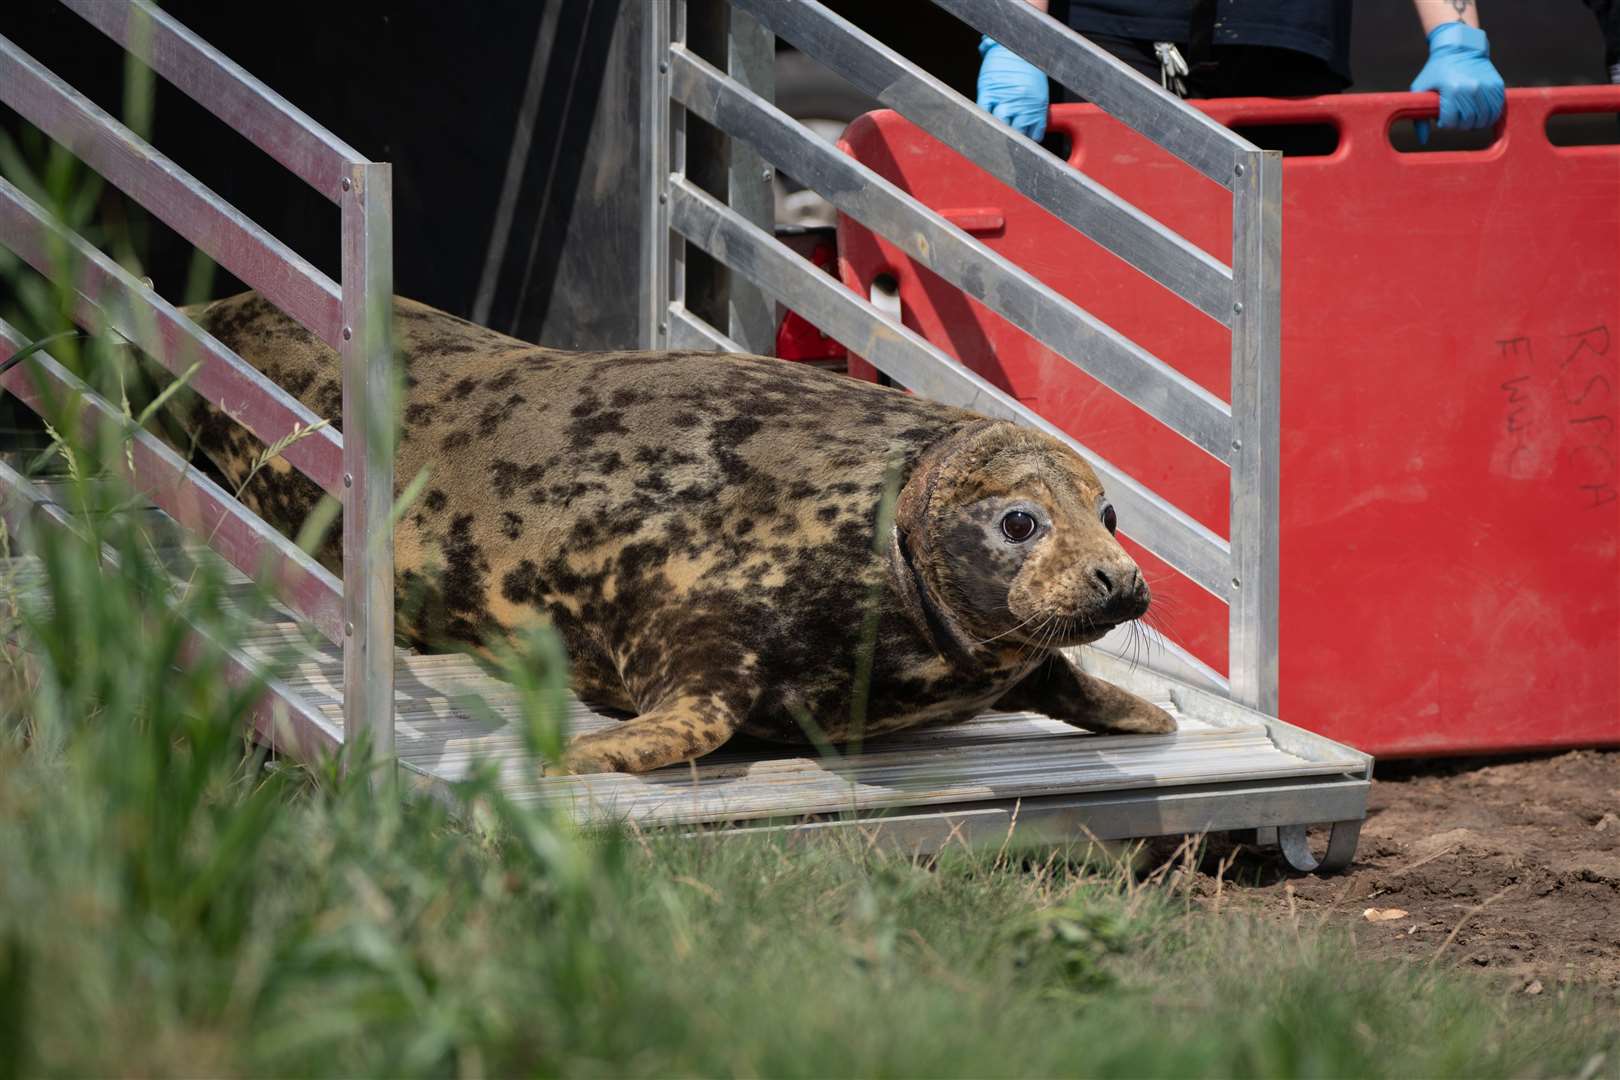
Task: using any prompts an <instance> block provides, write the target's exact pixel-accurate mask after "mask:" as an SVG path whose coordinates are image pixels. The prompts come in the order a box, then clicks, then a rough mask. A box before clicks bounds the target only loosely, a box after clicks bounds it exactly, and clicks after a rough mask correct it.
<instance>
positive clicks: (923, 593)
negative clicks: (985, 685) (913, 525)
mask: <svg viewBox="0 0 1620 1080" xmlns="http://www.w3.org/2000/svg"><path fill="white" fill-rule="evenodd" d="M889 566H890V569H891V570H892V571H893V574H894V582H895V588H896V589H897V590H898V591H899V593H900V602H901V604H902V605H903V606H904V607H905V609H906V614H907V615H909V616H911V621H912V622H914V623H916V624H917V628H918V629H919V630H921V631H922V635H923V637H924V638H926V639H927V641H928V644H929V647H930V648H932V649H933V650H934V651H935V652H937V653H939V654H940V655H941V656H943V657H945V658H946V659H947V660H949V661H951V663H953V664H955V665H956V666H957V667H959V668H963V669H965V670H968V671H976V670H978V669H979V668H981V667H983V664H981V663H980V661H979V660H978V658H976V657H975V656H974V654H973V642H972V641H971V640H970V639H969V638H968V636H967V635H966V634H965V633H963V632H962V629H961V627H959V626H957V625H956V620H954V619H952V618H951V617H950V616H949V615H947V614H946V613H945V612H943V611H941V610H940V609H939V605H937V604H935V603H934V601H933V598H932V597H930V596H929V594H928V583H927V582H925V581H924V580H923V579H922V574H921V573H920V572H919V571H918V570H917V567H916V564H915V563H913V562H912V559H911V551H910V549H909V547H908V545H907V543H906V537H905V534H904V533H903V532H902V531H901V530H900V527H899V526H898V525H897V526H895V527H894V529H893V530H892V531H891V532H890V534H889Z"/></svg>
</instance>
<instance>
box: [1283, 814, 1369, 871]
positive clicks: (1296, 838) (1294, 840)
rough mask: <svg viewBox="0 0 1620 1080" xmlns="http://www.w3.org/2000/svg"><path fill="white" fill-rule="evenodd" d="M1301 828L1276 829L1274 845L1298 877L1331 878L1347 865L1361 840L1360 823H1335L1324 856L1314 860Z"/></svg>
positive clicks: (1301, 826)
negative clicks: (1330, 876) (1308, 875)
mask: <svg viewBox="0 0 1620 1080" xmlns="http://www.w3.org/2000/svg"><path fill="white" fill-rule="evenodd" d="M1305 828H1306V827H1305V826H1304V825H1283V826H1281V827H1279V828H1278V829H1277V844H1278V846H1280V847H1281V848H1282V854H1283V858H1284V859H1287V860H1288V865H1289V866H1291V867H1293V868H1294V869H1295V870H1298V871H1299V872H1300V873H1302V874H1311V873H1317V874H1331V873H1335V872H1336V871H1339V870H1343V869H1344V868H1345V867H1346V866H1349V865H1350V860H1351V859H1352V858H1354V857H1355V854H1356V841H1357V840H1358V839H1360V837H1361V822H1360V821H1335V822H1333V824H1332V826H1331V827H1330V831H1329V833H1328V845H1327V852H1326V853H1325V854H1324V855H1323V856H1322V857H1321V858H1320V859H1318V858H1317V857H1316V856H1315V855H1314V854H1313V853H1312V852H1311V845H1310V841H1309V840H1308V839H1307V838H1306V836H1305Z"/></svg>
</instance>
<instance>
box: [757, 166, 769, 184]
mask: <svg viewBox="0 0 1620 1080" xmlns="http://www.w3.org/2000/svg"><path fill="white" fill-rule="evenodd" d="M759 178H760V179H761V180H763V181H765V182H766V183H767V184H768V183H770V182H771V170H770V169H766V170H765V171H764V172H762V173H760V174H759Z"/></svg>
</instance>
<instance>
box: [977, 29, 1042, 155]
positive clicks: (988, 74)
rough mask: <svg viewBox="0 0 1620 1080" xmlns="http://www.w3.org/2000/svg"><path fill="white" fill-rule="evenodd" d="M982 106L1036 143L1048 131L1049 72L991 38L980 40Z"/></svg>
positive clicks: (980, 98)
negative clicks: (1047, 75) (1047, 76)
mask: <svg viewBox="0 0 1620 1080" xmlns="http://www.w3.org/2000/svg"><path fill="white" fill-rule="evenodd" d="M979 55H980V56H982V57H983V58H984V59H983V60H981V61H980V63H979V108H981V109H983V110H984V111H985V112H987V113H989V114H990V115H991V116H994V117H995V118H996V119H997V120H1000V121H1001V122H1002V123H1004V124H1006V125H1007V126H1008V127H1011V128H1013V129H1014V130H1016V131H1020V132H1022V133H1023V134H1025V135H1028V136H1029V137H1030V138H1032V139H1034V140H1035V141H1036V142H1040V141H1041V137H1042V136H1044V135H1045V134H1046V107H1047V105H1048V104H1049V103H1050V97H1049V95H1050V91H1049V89H1048V87H1047V85H1046V72H1044V71H1042V70H1041V69H1040V68H1038V67H1036V66H1035V65H1034V64H1032V63H1030V62H1029V61H1028V60H1025V59H1024V58H1023V57H1022V56H1019V55H1018V54H1017V53H1015V52H1013V51H1012V50H1011V49H1009V48H1007V46H1005V45H1003V44H1001V43H1000V42H999V41H994V40H992V39H991V38H988V37H987V38H985V39H984V40H982V41H980V42H979Z"/></svg>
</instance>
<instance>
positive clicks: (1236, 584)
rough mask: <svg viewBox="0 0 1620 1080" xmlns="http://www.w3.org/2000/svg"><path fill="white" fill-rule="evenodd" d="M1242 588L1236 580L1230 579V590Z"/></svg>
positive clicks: (1240, 583)
mask: <svg viewBox="0 0 1620 1080" xmlns="http://www.w3.org/2000/svg"><path fill="white" fill-rule="evenodd" d="M1242 587H1243V582H1241V581H1239V580H1238V579H1237V578H1233V579H1232V588H1234V589H1241V588H1242Z"/></svg>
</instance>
